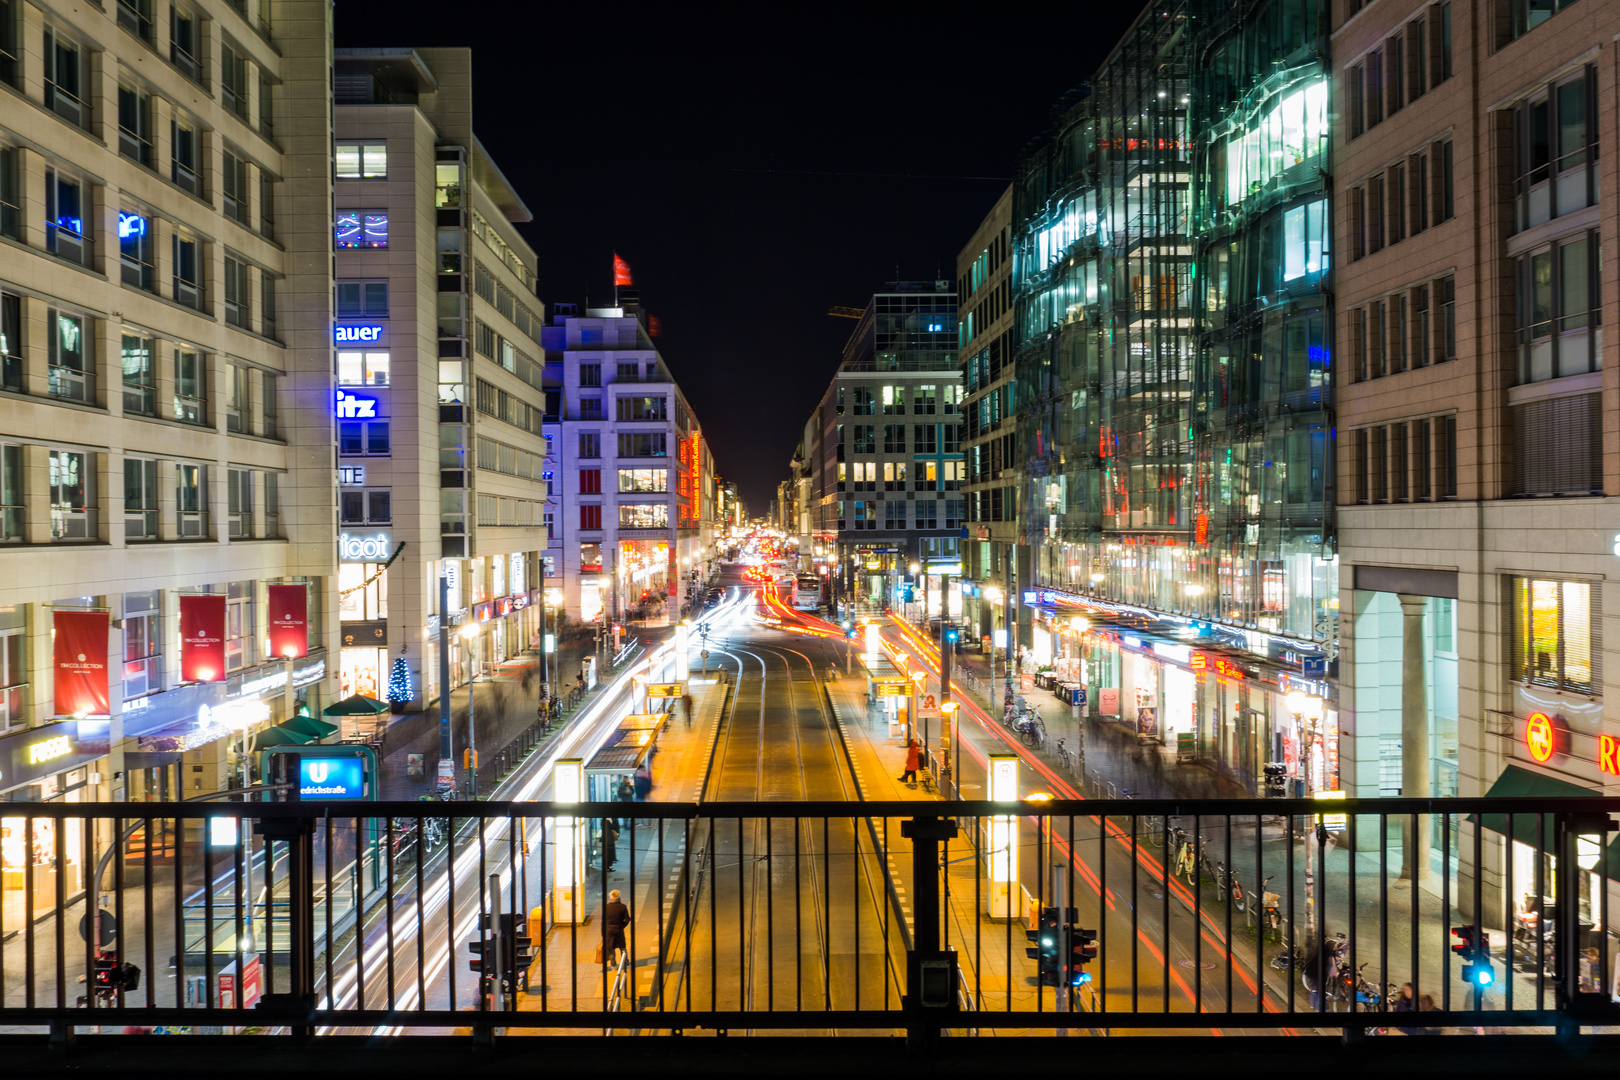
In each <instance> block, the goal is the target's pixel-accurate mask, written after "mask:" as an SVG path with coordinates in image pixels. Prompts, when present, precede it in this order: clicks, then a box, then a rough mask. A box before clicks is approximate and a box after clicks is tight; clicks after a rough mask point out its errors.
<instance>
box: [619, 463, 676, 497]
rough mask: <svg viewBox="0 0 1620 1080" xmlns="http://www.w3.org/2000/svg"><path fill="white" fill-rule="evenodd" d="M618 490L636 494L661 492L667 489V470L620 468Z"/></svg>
mask: <svg viewBox="0 0 1620 1080" xmlns="http://www.w3.org/2000/svg"><path fill="white" fill-rule="evenodd" d="M619 490H620V491H621V492H627V493H633V494H637V495H644V494H653V493H658V494H662V493H664V492H667V491H668V490H669V470H668V469H620V470H619Z"/></svg>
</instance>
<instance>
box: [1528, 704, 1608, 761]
mask: <svg viewBox="0 0 1620 1080" xmlns="http://www.w3.org/2000/svg"><path fill="white" fill-rule="evenodd" d="M1603 741H1604V742H1607V741H1610V740H1609V739H1608V736H1604V738H1603ZM1524 746H1525V749H1526V750H1528V751H1530V758H1531V760H1532V761H1536V762H1546V761H1550V760H1551V759H1552V756H1553V752H1554V751H1556V750H1557V749H1558V731H1557V729H1555V728H1554V727H1553V722H1552V718H1551V717H1549V716H1548V715H1547V714H1546V713H1539V712H1538V713H1531V714H1530V715H1529V716H1527V717H1526V718H1525V721H1524ZM1604 749H1605V748H1604V746H1603V745H1602V743H1600V744H1599V746H1598V761H1599V763H1600V764H1601V763H1602V760H1603V750H1604Z"/></svg>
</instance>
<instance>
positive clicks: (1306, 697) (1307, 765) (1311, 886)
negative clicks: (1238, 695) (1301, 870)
mask: <svg viewBox="0 0 1620 1080" xmlns="http://www.w3.org/2000/svg"><path fill="white" fill-rule="evenodd" d="M1283 700H1284V703H1285V704H1286V706H1287V708H1288V711H1289V712H1290V713H1292V714H1293V716H1294V728H1295V730H1297V731H1300V732H1301V733H1302V736H1303V737H1302V738H1301V739H1300V761H1301V767H1302V768H1303V769H1304V771H1305V797H1306V798H1307V799H1309V798H1311V797H1312V794H1311V753H1312V751H1313V750H1314V748H1315V746H1316V722H1317V721H1318V720H1320V719H1321V718H1322V699H1321V698H1319V697H1317V696H1316V695H1315V694H1307V693H1305V692H1304V691H1303V690H1290V691H1288V695H1287V696H1286V697H1285V698H1284V699H1283ZM1307 721H1309V727H1306V722H1307ZM1309 816H1310V818H1311V819H1312V821H1314V819H1315V817H1316V815H1314V814H1312V815H1309ZM1326 839H1327V829H1326V828H1324V827H1322V826H1320V825H1319V826H1317V827H1316V828H1314V829H1313V828H1311V827H1310V825H1309V824H1307V826H1306V830H1305V920H1306V921H1305V925H1306V927H1307V929H1308V931H1309V932H1314V929H1315V927H1316V875H1315V870H1316V869H1317V868H1316V867H1315V866H1314V860H1313V859H1312V858H1311V851H1312V847H1311V841H1312V840H1315V841H1316V842H1317V843H1319V844H1320V843H1322V842H1323V841H1325V840H1326Z"/></svg>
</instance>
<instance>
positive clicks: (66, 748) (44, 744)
mask: <svg viewBox="0 0 1620 1080" xmlns="http://www.w3.org/2000/svg"><path fill="white" fill-rule="evenodd" d="M71 753H73V740H72V739H69V738H68V737H67V736H66V735H58V736H56V738H54V739H43V740H41V741H40V742H37V743H35V744H33V745H32V746H30V747H29V748H28V763H29V764H30V765H33V764H37V763H38V762H41V761H54V760H55V759H56V758H59V757H66V756H67V755H69V754H71Z"/></svg>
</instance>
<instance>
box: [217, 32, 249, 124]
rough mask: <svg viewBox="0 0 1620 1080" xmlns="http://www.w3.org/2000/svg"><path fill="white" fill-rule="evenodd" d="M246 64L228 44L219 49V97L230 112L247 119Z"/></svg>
mask: <svg viewBox="0 0 1620 1080" xmlns="http://www.w3.org/2000/svg"><path fill="white" fill-rule="evenodd" d="M247 88H248V64H247V61H246V60H245V59H243V58H242V57H241V56H239V55H237V53H236V50H235V49H232V48H231V47H230V46H229V45H224V46H221V47H220V50H219V97H220V100H221V101H222V102H224V103H225V107H226V108H227V109H229V110H230V111H231V112H233V113H235V114H236V115H237V116H240V117H241V118H242V119H244V120H246V119H247V114H248V91H247Z"/></svg>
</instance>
